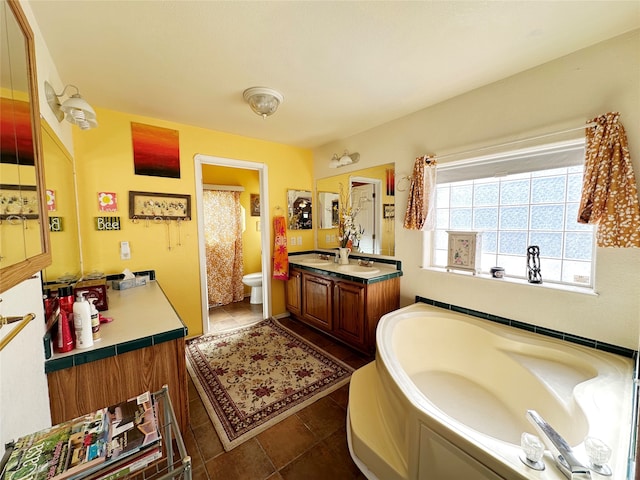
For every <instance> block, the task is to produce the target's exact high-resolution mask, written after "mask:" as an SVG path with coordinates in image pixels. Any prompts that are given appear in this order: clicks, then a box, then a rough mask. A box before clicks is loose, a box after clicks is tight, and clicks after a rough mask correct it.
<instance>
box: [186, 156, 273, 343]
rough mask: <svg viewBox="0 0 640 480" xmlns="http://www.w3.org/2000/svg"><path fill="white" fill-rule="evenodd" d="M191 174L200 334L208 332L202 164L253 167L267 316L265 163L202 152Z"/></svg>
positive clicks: (268, 231) (268, 313) (268, 265)
mask: <svg viewBox="0 0 640 480" xmlns="http://www.w3.org/2000/svg"><path fill="white" fill-rule="evenodd" d="M193 159H194V167H195V168H194V173H195V183H196V188H195V191H196V212H197V215H196V218H197V220H198V251H199V252H198V253H199V267H200V303H201V307H202V308H201V312H202V333H203V334H205V333H209V300H208V294H207V268H206V250H205V244H204V214H203V213H204V205H203V199H202V189H203V183H204V182H203V181H202V167H203V165H216V166H219V167H231V168H240V169H243V170H256V171H257V172H258V176H259V182H260V225H261V228H260V245H261V249H262V260H261V261H262V318H269V317H271V282H270V281H269V279H270V278H271V274H270V272H271V262H270V258H271V256H270V255H269V252H270V251H271V250H270V247H269V246H270V245H271V229H269V228H267V226H268V225H269V216H268V212H269V172H268V168H267V165H266V164H264V163H259V162H250V161H247V160H236V159H233V158H224V157H216V156H213V155H206V154H202V153H198V154H196V155H195V156H194V157H193Z"/></svg>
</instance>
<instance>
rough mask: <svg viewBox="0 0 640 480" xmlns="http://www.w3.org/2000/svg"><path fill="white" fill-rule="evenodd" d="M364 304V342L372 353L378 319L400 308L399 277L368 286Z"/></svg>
mask: <svg viewBox="0 0 640 480" xmlns="http://www.w3.org/2000/svg"><path fill="white" fill-rule="evenodd" d="M366 303H367V306H366V322H365V323H366V326H367V331H366V332H365V342H366V344H367V346H368V350H369V351H370V352H374V351H375V348H376V328H377V327H378V322H379V321H380V317H382V316H383V315H385V314H386V313H389V312H392V311H393V310H397V309H398V308H400V277H396V278H391V279H389V280H385V281H384V282H378V283H372V284H370V285H368V288H367V302H366Z"/></svg>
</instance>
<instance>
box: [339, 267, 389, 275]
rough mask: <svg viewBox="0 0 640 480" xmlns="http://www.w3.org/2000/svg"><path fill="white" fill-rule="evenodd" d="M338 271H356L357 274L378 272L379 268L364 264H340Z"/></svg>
mask: <svg viewBox="0 0 640 480" xmlns="http://www.w3.org/2000/svg"><path fill="white" fill-rule="evenodd" d="M338 271H340V272H344V273H357V274H363V273H366V274H374V273H380V269H379V268H373V267H365V266H362V265H340V266H339V267H338Z"/></svg>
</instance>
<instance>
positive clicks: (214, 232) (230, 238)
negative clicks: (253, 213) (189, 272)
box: [203, 190, 244, 307]
mask: <svg viewBox="0 0 640 480" xmlns="http://www.w3.org/2000/svg"><path fill="white" fill-rule="evenodd" d="M203 203H204V235H205V252H206V261H207V265H206V267H207V293H208V297H209V306H210V307H211V306H215V305H227V304H229V303H232V302H239V301H241V300H242V299H243V298H244V285H243V284H242V275H243V267H242V217H241V209H240V192H234V191H220V190H205V191H204V192H203Z"/></svg>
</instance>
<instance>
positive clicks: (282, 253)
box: [273, 216, 289, 280]
mask: <svg viewBox="0 0 640 480" xmlns="http://www.w3.org/2000/svg"><path fill="white" fill-rule="evenodd" d="M273 230H274V234H275V240H274V244H273V278H274V279H275V280H289V254H288V253H287V222H286V220H285V218H284V217H281V216H279V217H273Z"/></svg>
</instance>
